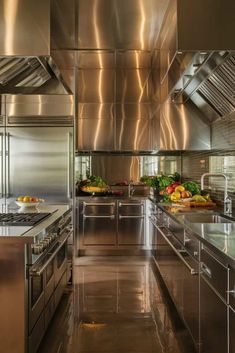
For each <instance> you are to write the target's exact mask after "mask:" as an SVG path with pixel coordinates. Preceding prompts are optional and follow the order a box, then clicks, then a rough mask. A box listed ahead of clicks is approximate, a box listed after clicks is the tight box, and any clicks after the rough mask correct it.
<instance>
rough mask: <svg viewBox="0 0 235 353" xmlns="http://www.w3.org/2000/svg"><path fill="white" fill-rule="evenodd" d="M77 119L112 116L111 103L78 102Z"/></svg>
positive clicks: (112, 106) (112, 108) (112, 105)
mask: <svg viewBox="0 0 235 353" xmlns="http://www.w3.org/2000/svg"><path fill="white" fill-rule="evenodd" d="M78 118H79V119H106V118H114V104H113V103H79V104H78Z"/></svg>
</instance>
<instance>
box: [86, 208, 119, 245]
mask: <svg viewBox="0 0 235 353" xmlns="http://www.w3.org/2000/svg"><path fill="white" fill-rule="evenodd" d="M115 244H116V219H115V216H114V215H110V216H100V217H98V218H97V217H96V216H92V215H91V216H88V217H85V218H83V245H84V246H95V245H98V246H99V245H115Z"/></svg>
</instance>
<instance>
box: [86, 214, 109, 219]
mask: <svg viewBox="0 0 235 353" xmlns="http://www.w3.org/2000/svg"><path fill="white" fill-rule="evenodd" d="M83 217H84V218H109V219H114V218H115V215H110V216H101V215H100V216H99V215H97V216H93V215H90V216H89V215H85V214H84V215H83Z"/></svg>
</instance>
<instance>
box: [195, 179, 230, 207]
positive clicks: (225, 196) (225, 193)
mask: <svg viewBox="0 0 235 353" xmlns="http://www.w3.org/2000/svg"><path fill="white" fill-rule="evenodd" d="M206 176H208V177H211V176H212V177H213V176H215V177H222V178H224V214H231V213H232V200H231V198H230V197H229V196H228V178H227V176H226V175H225V174H223V173H204V174H202V176H201V190H203V189H204V178H205V177H206Z"/></svg>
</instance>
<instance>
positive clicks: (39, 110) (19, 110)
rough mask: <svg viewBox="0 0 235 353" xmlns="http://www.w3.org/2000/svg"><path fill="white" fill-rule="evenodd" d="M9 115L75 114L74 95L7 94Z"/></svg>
mask: <svg viewBox="0 0 235 353" xmlns="http://www.w3.org/2000/svg"><path fill="white" fill-rule="evenodd" d="M6 113H7V116H18V117H21V116H22V117H27V116H28V117H32V116H50V115H51V116H56V115H58V116H73V115H74V114H73V96H72V95H59V96H58V95H52V96H50V95H10V96H6Z"/></svg>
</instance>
